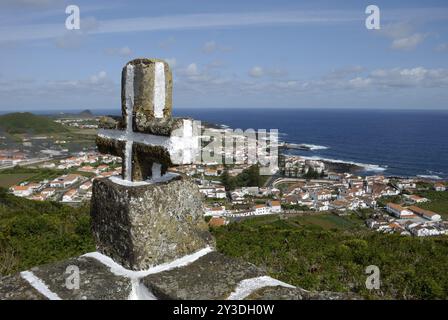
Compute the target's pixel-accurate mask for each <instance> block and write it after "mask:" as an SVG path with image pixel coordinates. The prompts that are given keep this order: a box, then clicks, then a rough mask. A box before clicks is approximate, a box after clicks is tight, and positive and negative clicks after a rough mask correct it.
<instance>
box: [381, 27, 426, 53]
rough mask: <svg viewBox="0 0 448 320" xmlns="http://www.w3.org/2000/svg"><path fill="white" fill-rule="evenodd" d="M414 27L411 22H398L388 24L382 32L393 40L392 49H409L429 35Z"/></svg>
mask: <svg viewBox="0 0 448 320" xmlns="http://www.w3.org/2000/svg"><path fill="white" fill-rule="evenodd" d="M414 29H415V26H414V25H412V24H410V23H409V22H398V23H391V24H388V25H386V26H385V27H384V28H383V29H382V31H381V33H382V34H383V35H384V36H386V37H388V38H389V39H391V40H392V43H391V48H392V49H394V50H405V51H409V50H413V49H415V48H416V47H417V46H418V45H419V44H421V43H422V42H423V41H424V40H425V39H426V38H427V37H428V36H429V34H427V33H419V32H415V31H414Z"/></svg>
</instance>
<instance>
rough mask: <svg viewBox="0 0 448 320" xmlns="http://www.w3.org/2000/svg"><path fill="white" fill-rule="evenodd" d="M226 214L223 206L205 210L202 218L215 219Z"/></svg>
mask: <svg viewBox="0 0 448 320" xmlns="http://www.w3.org/2000/svg"><path fill="white" fill-rule="evenodd" d="M226 213H227V211H226V207H224V206H221V207H213V208H205V213H204V216H212V217H216V216H222V215H224V214H226Z"/></svg>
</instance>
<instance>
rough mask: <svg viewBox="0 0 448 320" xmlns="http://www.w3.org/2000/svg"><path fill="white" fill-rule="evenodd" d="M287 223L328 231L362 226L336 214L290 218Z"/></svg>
mask: <svg viewBox="0 0 448 320" xmlns="http://www.w3.org/2000/svg"><path fill="white" fill-rule="evenodd" d="M287 221H289V222H294V223H296V224H298V225H300V226H318V227H320V228H323V229H326V230H333V229H334V230H351V229H355V228H359V227H360V226H361V224H360V223H359V221H356V222H358V223H356V222H355V221H353V220H350V219H346V218H344V217H339V216H337V215H334V214H319V215H315V214H314V215H307V216H299V217H294V218H289V219H288V220H287Z"/></svg>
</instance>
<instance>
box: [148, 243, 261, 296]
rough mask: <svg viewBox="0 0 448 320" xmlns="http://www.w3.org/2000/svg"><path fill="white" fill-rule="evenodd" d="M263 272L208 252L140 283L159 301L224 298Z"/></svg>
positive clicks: (219, 254) (247, 264)
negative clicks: (180, 266)
mask: <svg viewBox="0 0 448 320" xmlns="http://www.w3.org/2000/svg"><path fill="white" fill-rule="evenodd" d="M264 274H265V273H264V272H263V271H262V270H261V269H259V268H257V267H256V266H254V265H253V264H250V263H248V262H244V261H240V260H236V259H232V258H229V257H226V256H225V255H223V254H221V253H218V252H211V253H209V254H207V255H205V256H203V257H201V258H199V259H198V260H196V261H195V262H193V263H191V264H189V265H187V266H185V267H182V268H176V269H172V270H169V271H164V272H160V273H157V274H152V275H149V276H147V277H145V278H143V284H144V285H145V286H146V287H147V288H149V290H150V291H151V292H152V293H153V294H154V295H155V296H157V298H158V299H174V300H178V299H179V300H220V299H226V298H228V297H229V295H230V294H231V293H232V292H233V291H234V290H235V289H236V287H237V285H238V284H239V283H240V281H242V280H245V279H248V278H254V277H259V276H263V275H264Z"/></svg>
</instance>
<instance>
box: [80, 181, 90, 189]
mask: <svg viewBox="0 0 448 320" xmlns="http://www.w3.org/2000/svg"><path fill="white" fill-rule="evenodd" d="M90 188H92V182H90V181H87V182H84V183H83V184H82V185H80V186H79V189H81V190H84V191H87V190H89V189H90Z"/></svg>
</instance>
